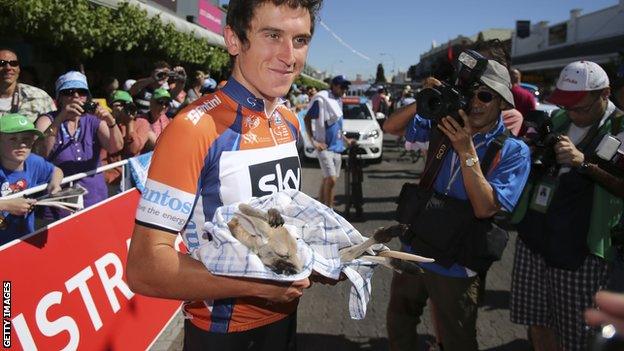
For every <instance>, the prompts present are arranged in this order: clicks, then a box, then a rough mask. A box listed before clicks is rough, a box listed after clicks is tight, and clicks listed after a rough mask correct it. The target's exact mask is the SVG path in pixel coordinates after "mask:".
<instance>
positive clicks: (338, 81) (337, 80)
mask: <svg viewBox="0 0 624 351" xmlns="http://www.w3.org/2000/svg"><path fill="white" fill-rule="evenodd" d="M331 83H332V85H340V86H341V87H348V86H349V85H351V82H350V81H349V80H347V78H346V77H345V76H343V75H342V74H341V75H339V76H335V77H334V78H332V80H331Z"/></svg>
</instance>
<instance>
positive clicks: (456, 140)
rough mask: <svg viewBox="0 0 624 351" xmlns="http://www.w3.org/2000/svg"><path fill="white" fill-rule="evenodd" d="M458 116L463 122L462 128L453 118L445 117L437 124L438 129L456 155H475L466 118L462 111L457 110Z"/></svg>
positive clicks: (470, 130)
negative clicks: (447, 139) (448, 141)
mask: <svg viewBox="0 0 624 351" xmlns="http://www.w3.org/2000/svg"><path fill="white" fill-rule="evenodd" d="M459 115H460V116H461V118H462V120H463V121H464V126H463V127H462V126H461V125H459V123H458V122H457V121H456V120H455V119H454V118H453V117H450V116H446V117H444V118H442V120H441V121H440V123H438V128H439V129H440V130H441V131H442V132H443V133H444V134H445V135H446V136H447V137H448V138H449V140H450V141H451V144H452V145H453V149H455V152H457V154H458V155H460V154H461V155H463V154H466V153H469V154H471V155H476V151H475V148H474V144H473V143H472V129H471V128H470V123H468V116H467V115H466V113H465V112H464V111H463V110H459Z"/></svg>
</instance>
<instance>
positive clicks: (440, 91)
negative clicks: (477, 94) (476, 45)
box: [416, 50, 488, 123]
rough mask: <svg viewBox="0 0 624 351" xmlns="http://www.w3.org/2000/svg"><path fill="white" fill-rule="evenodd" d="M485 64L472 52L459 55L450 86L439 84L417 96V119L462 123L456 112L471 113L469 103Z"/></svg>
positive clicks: (484, 59)
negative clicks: (444, 119)
mask: <svg viewBox="0 0 624 351" xmlns="http://www.w3.org/2000/svg"><path fill="white" fill-rule="evenodd" d="M487 63H488V60H487V59H486V58H485V57H483V56H482V55H480V54H479V53H477V52H476V51H473V50H466V51H464V52H462V53H461V54H459V57H458V58H457V65H456V67H455V72H454V75H453V78H452V79H451V82H452V83H447V82H442V85H440V86H437V87H434V88H426V89H423V90H421V91H420V92H419V93H418V94H416V105H417V106H418V115H419V116H421V117H422V118H426V119H431V120H434V121H438V120H440V119H441V118H443V117H445V116H451V117H453V118H455V119H456V120H457V121H458V122H460V123H462V119H461V117H460V116H459V113H458V111H459V110H460V109H462V110H464V111H466V112H468V111H469V110H470V99H472V96H473V91H474V89H475V88H476V87H477V86H478V85H479V79H480V78H481V75H482V74H483V72H484V71H485V69H486V67H487Z"/></svg>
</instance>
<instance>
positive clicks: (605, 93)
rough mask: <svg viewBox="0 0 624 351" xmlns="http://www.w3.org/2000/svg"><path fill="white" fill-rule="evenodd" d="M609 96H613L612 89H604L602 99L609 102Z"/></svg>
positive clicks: (601, 94)
mask: <svg viewBox="0 0 624 351" xmlns="http://www.w3.org/2000/svg"><path fill="white" fill-rule="evenodd" d="M609 96H611V88H604V89H603V90H602V93H600V97H602V98H603V99H606V100H609Z"/></svg>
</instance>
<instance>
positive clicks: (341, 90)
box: [331, 84, 349, 97]
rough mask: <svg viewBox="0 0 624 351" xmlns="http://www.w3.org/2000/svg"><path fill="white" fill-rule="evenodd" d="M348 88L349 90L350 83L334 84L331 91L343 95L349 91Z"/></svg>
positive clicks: (339, 95) (335, 94)
mask: <svg viewBox="0 0 624 351" xmlns="http://www.w3.org/2000/svg"><path fill="white" fill-rule="evenodd" d="M347 90H349V86H348V85H340V84H332V86H331V91H332V94H334V96H338V97H341V96H343V95H344V94H345V93H346V92H347Z"/></svg>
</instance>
